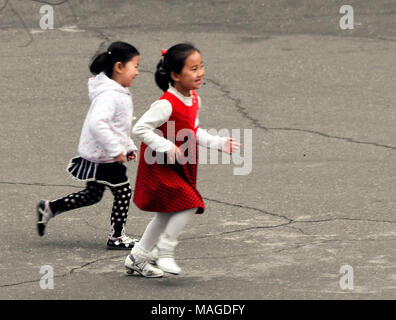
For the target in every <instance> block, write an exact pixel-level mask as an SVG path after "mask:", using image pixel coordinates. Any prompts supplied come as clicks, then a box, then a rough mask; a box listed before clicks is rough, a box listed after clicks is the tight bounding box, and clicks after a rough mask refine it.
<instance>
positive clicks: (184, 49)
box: [154, 43, 199, 92]
mask: <svg viewBox="0 0 396 320" xmlns="http://www.w3.org/2000/svg"><path fill="white" fill-rule="evenodd" d="M194 51H197V52H199V50H198V49H197V48H195V47H194V45H192V44H190V43H179V44H176V45H174V46H173V47H171V48H169V50H168V51H167V52H166V53H165V54H164V55H163V57H162V59H161V60H160V61H159V62H158V64H157V71H156V72H155V75H154V78H155V83H156V84H157V86H158V87H159V88H160V89H161V90H162V91H164V92H165V91H166V90H168V89H169V83H170V84H171V85H174V81H173V79H172V77H171V72H175V73H180V72H181V71H182V70H183V67H184V63H185V61H186V59H187V57H188V56H189V55H190V54H191V53H193V52H194Z"/></svg>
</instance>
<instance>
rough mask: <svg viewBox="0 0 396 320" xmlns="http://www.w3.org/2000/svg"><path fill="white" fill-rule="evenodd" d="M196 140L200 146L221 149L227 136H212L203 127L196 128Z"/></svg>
mask: <svg viewBox="0 0 396 320" xmlns="http://www.w3.org/2000/svg"><path fill="white" fill-rule="evenodd" d="M197 140H198V144H199V145H200V146H203V147H206V148H211V149H218V150H222V149H223V146H224V144H225V142H226V140H227V138H226V137H220V136H213V135H211V134H210V133H208V132H207V131H206V130H205V129H201V128H198V130H197Z"/></svg>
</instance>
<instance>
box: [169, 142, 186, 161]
mask: <svg viewBox="0 0 396 320" xmlns="http://www.w3.org/2000/svg"><path fill="white" fill-rule="evenodd" d="M168 157H169V160H170V163H175V162H176V160H180V159H182V158H183V157H184V155H183V153H182V152H181V151H180V149H179V148H178V147H177V146H176V145H175V144H174V145H173V146H172V148H171V149H170V150H169V151H168Z"/></svg>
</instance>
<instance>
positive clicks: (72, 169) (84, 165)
mask: <svg viewBox="0 0 396 320" xmlns="http://www.w3.org/2000/svg"><path fill="white" fill-rule="evenodd" d="M66 170H67V172H69V173H70V174H71V175H72V177H73V178H74V179H77V180H80V181H96V182H98V183H103V184H107V185H109V186H111V187H118V186H122V185H124V184H127V183H129V179H128V177H127V175H126V170H127V168H126V166H125V165H123V164H122V163H119V162H110V163H95V162H91V161H89V160H87V159H83V158H81V157H75V158H73V159H71V160H70V162H69V165H68V166H67V169H66Z"/></svg>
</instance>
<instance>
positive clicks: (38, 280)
mask: <svg viewBox="0 0 396 320" xmlns="http://www.w3.org/2000/svg"><path fill="white" fill-rule="evenodd" d="M124 256H125V255H122V256H121V255H119V256H112V257H103V258H99V259H95V260H92V261H89V262H86V263H84V264H83V265H81V266H78V267H74V268H71V269H70V270H69V271H68V272H66V273H64V274H61V275H57V276H54V277H53V278H54V279H56V278H64V277H67V276H69V275H71V274H72V273H73V272H74V271H76V270H79V269H82V268H85V267H87V266H89V265H92V264H94V263H97V262H99V261H104V260H112V259H116V258H121V257H124ZM40 280H41V278H40V279H35V280H26V281H20V282H14V283H8V284H2V285H0V288H6V287H14V286H19V285H23V284H27V283H35V282H40Z"/></svg>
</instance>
